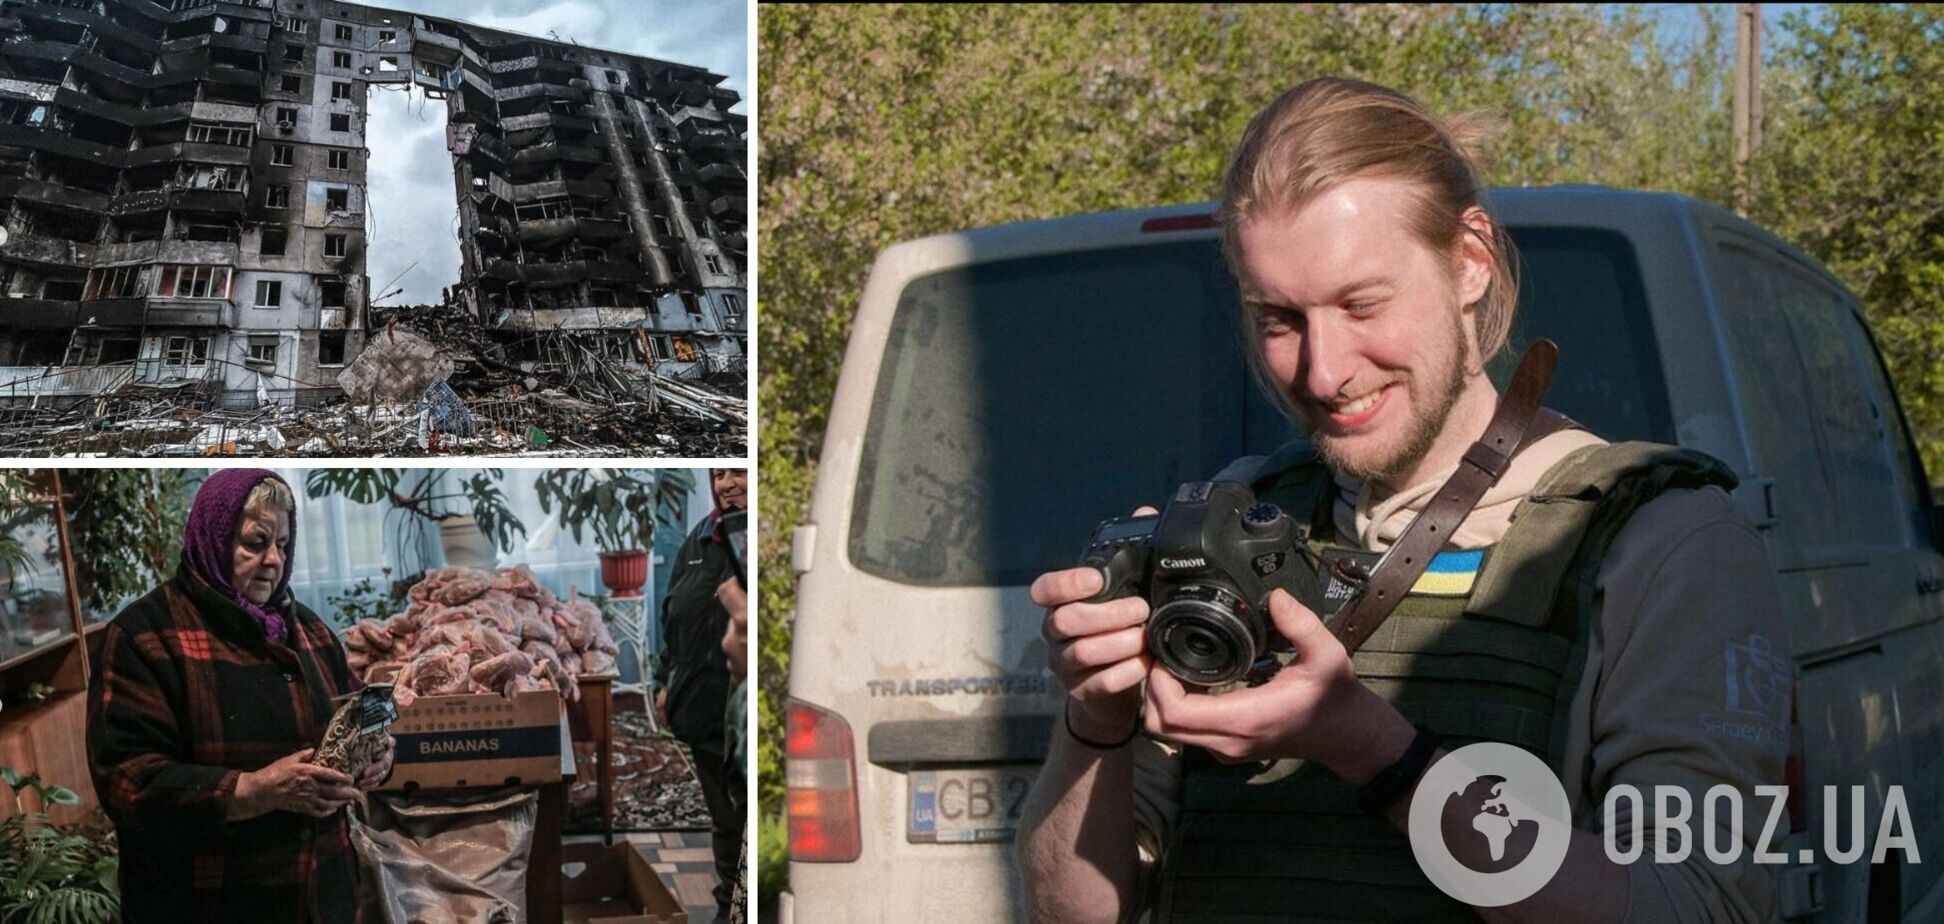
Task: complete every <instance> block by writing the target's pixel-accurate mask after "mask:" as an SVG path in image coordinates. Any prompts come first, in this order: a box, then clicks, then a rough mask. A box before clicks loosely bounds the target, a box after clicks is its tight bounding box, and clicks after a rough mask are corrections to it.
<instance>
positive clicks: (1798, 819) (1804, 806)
mask: <svg viewBox="0 0 1944 924" xmlns="http://www.w3.org/2000/svg"><path fill="white" fill-rule="evenodd" d="M1796 703H1797V699H1796V691H1795V687H1794V685H1791V686H1790V687H1789V760H1788V762H1787V763H1786V764H1784V765H1783V770H1782V781H1783V782H1784V783H1787V784H1788V786H1789V830H1790V831H1807V830H1809V808H1808V798H1809V797H1808V791H1809V788H1808V784H1807V783H1806V782H1805V781H1804V778H1803V769H1802V720H1801V719H1800V718H1797V717H1796Z"/></svg>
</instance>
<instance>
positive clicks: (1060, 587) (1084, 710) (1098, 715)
mask: <svg viewBox="0 0 1944 924" xmlns="http://www.w3.org/2000/svg"><path fill="white" fill-rule="evenodd" d="M1153 512H1155V511H1154V508H1153V507H1142V508H1141V509H1139V510H1136V511H1135V515H1136V516H1141V515H1145V514H1150V513H1153ZM1102 580H1104V579H1103V578H1102V577H1101V574H1100V571H1099V570H1097V569H1094V568H1068V569H1066V570H1065V571H1049V572H1047V573H1046V574H1042V575H1040V576H1039V579H1038V580H1035V581H1034V582H1033V589H1032V596H1033V602H1034V603H1037V604H1039V605H1040V606H1043V607H1046V608H1047V609H1048V612H1047V614H1046V622H1045V623H1044V624H1043V625H1042V626H1041V628H1040V633H1041V634H1042V635H1044V636H1045V637H1046V643H1047V646H1048V648H1047V654H1046V662H1047V666H1048V667H1050V668H1052V670H1053V675H1054V676H1055V677H1058V678H1059V680H1060V683H1061V685H1063V686H1065V687H1066V690H1067V703H1066V709H1067V720H1068V721H1069V722H1070V723H1071V724H1072V726H1073V730H1074V731H1075V732H1078V733H1079V734H1080V735H1082V736H1085V737H1086V738H1088V739H1089V740H1093V741H1119V740H1120V739H1122V738H1125V737H1127V734H1128V732H1130V731H1132V730H1133V728H1134V723H1135V722H1136V721H1137V720H1138V719H1139V715H1140V711H1141V680H1142V678H1144V677H1146V676H1147V674H1148V671H1149V670H1150V669H1152V668H1153V666H1154V661H1153V660H1152V659H1151V658H1149V657H1148V653H1147V628H1146V624H1147V618H1148V604H1147V601H1146V600H1143V599H1141V598H1140V597H1122V598H1121V599H1119V600H1109V601H1107V602H1105V603H1081V602H1079V601H1081V600H1085V599H1087V598H1088V597H1091V596H1093V595H1094V594H1097V593H1099V592H1100V586H1101V581H1102Z"/></svg>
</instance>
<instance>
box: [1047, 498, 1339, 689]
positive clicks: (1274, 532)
mask: <svg viewBox="0 0 1944 924" xmlns="http://www.w3.org/2000/svg"><path fill="white" fill-rule="evenodd" d="M1308 534H1309V527H1308V524H1306V523H1299V522H1298V521H1297V520H1296V519H1295V518H1293V517H1290V516H1289V515H1288V514H1286V513H1284V512H1283V510H1282V508H1280V507H1277V506H1276V505H1275V504H1271V503H1267V502H1259V501H1257V500H1256V497H1255V493H1254V492H1253V491H1250V490H1249V488H1248V486H1247V485H1243V484H1240V483H1237V482H1233V481H1200V482H1190V483H1188V484H1184V485H1182V486H1181V488H1180V490H1178V491H1176V492H1175V495H1174V499H1173V500H1171V501H1169V502H1168V506H1167V507H1166V508H1165V509H1163V510H1162V511H1161V512H1160V513H1159V514H1150V515H1147V516H1136V517H1117V518H1115V519H1111V520H1106V521H1103V522H1102V523H1101V524H1100V525H1099V526H1098V527H1096V528H1095V529H1094V534H1093V538H1092V539H1091V540H1089V541H1088V543H1087V551H1086V552H1085V553H1084V554H1083V555H1082V556H1081V558H1080V563H1081V564H1082V565H1085V566H1091V567H1094V568H1097V569H1099V570H1100V572H1101V576H1102V577H1103V578H1104V581H1103V583H1102V586H1101V591H1100V593H1098V594H1095V595H1094V596H1093V597H1092V598H1090V599H1089V600H1088V602H1090V603H1097V602H1101V601H1106V600H1113V599H1117V598H1120V597H1128V596H1135V595H1140V596H1143V597H1146V598H1147V600H1148V605H1149V607H1150V609H1149V613H1150V615H1149V617H1148V622H1147V641H1148V651H1149V652H1150V653H1151V654H1152V655H1153V656H1154V659H1155V660H1156V661H1158V662H1159V663H1160V664H1161V666H1162V667H1164V668H1166V669H1167V670H1168V672H1169V673H1172V674H1174V675H1175V676H1176V677H1179V678H1181V679H1182V680H1183V681H1184V682H1187V683H1193V684H1197V685H1200V686H1218V685H1221V684H1225V683H1232V682H1234V681H1236V680H1240V679H1242V678H1243V677H1245V676H1247V675H1248V674H1249V672H1250V671H1251V670H1252V669H1253V668H1255V667H1257V666H1258V664H1259V663H1260V664H1262V666H1264V667H1266V666H1268V664H1270V663H1273V659H1271V658H1270V655H1269V647H1270V638H1271V626H1270V623H1269V592H1270V591H1272V590H1275V589H1277V588H1281V589H1283V590H1285V591H1288V592H1289V593H1290V594H1291V595H1292V596H1294V597H1295V598H1296V599H1297V600H1298V601H1299V602H1302V603H1303V604H1305V605H1306V606H1309V607H1310V608H1311V609H1313V610H1315V611H1317V612H1319V613H1321V612H1323V611H1324V610H1323V607H1322V606H1321V603H1322V596H1323V595H1322V593H1321V590H1320V588H1319V585H1320V584H1321V581H1322V578H1321V577H1320V576H1319V569H1318V562H1317V559H1316V557H1315V556H1314V555H1312V554H1311V553H1310V551H1309V547H1308V545H1307V544H1306V540H1307V539H1308Z"/></svg>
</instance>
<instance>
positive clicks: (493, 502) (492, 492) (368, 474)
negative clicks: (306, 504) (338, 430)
mask: <svg viewBox="0 0 1944 924" xmlns="http://www.w3.org/2000/svg"><path fill="white" fill-rule="evenodd" d="M406 474H407V473H406V472H404V471H403V470H400V469H395V468H319V469H312V470H311V472H310V473H309V474H308V475H306V476H304V492H305V493H306V494H308V495H310V496H311V497H312V498H322V497H328V496H330V495H333V494H338V495H342V496H343V497H345V498H346V499H347V500H350V501H352V502H353V503H359V504H376V503H380V502H389V503H390V504H391V506H392V509H394V510H398V511H400V512H402V513H403V514H404V516H405V520H404V523H403V524H401V526H400V534H399V536H398V539H399V548H401V549H403V548H405V547H406V546H407V544H408V541H407V540H413V541H417V540H423V539H424V538H425V530H426V529H428V528H430V527H435V526H436V527H437V528H438V530H439V539H440V545H441V546H442V547H443V548H444V549H445V553H446V562H447V563H448V564H453V565H467V566H471V567H475V568H491V567H492V566H493V559H494V555H495V552H496V551H497V552H506V551H510V550H512V548H513V542H514V540H516V539H520V538H523V537H524V536H526V524H524V523H522V522H520V517H519V515H518V514H516V513H514V512H513V508H512V506H510V505H509V504H508V503H507V500H506V493H505V492H504V491H501V490H500V487H499V481H500V470H499V469H496V468H495V469H487V470H485V471H483V472H479V473H477V474H474V475H473V476H472V477H470V478H467V479H465V480H464V481H461V482H460V483H459V490H458V492H456V493H453V492H449V491H444V490H442V488H443V487H444V485H445V472H444V471H443V470H435V471H431V472H413V473H411V474H412V475H413V480H411V481H410V482H409V483H408V482H407V481H406V479H405V475H406ZM455 502H463V503H464V506H463V508H460V509H454V503H455Z"/></svg>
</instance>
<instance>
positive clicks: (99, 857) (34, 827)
mask: <svg viewBox="0 0 1944 924" xmlns="http://www.w3.org/2000/svg"><path fill="white" fill-rule="evenodd" d="M0 779H4V780H5V781H6V783H7V786H8V787H9V788H11V789H12V790H13V794H14V805H15V806H16V807H17V809H19V810H18V811H15V812H14V813H12V814H10V815H8V816H7V817H6V819H4V820H0V920H6V921H62V922H74V924H108V922H112V921H117V920H120V919H121V893H120V891H119V887H118V885H117V883H116V875H117V873H118V871H119V869H120V863H121V859H120V856H119V854H118V853H117V851H116V849H115V835H114V832H112V831H99V832H97V831H91V830H89V829H88V828H86V827H83V826H76V827H74V828H73V829H63V828H61V827H60V826H57V825H55V824H54V823H53V822H51V821H49V820H48V817H47V811H46V810H47V808H48V807H49V806H53V805H74V804H75V803H77V802H79V801H80V797H79V796H78V795H76V794H75V792H74V791H73V790H71V789H68V788H67V787H65V786H57V785H55V784H53V783H46V782H42V781H41V778H40V774H37V773H36V774H24V775H23V774H21V773H20V772H18V771H16V770H14V769H13V768H12V767H0ZM30 791H31V792H32V793H34V794H35V795H36V796H37V797H39V800H40V808H41V810H40V811H36V812H28V811H26V810H25V809H26V805H25V804H24V797H23V794H24V793H26V792H30Z"/></svg>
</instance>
